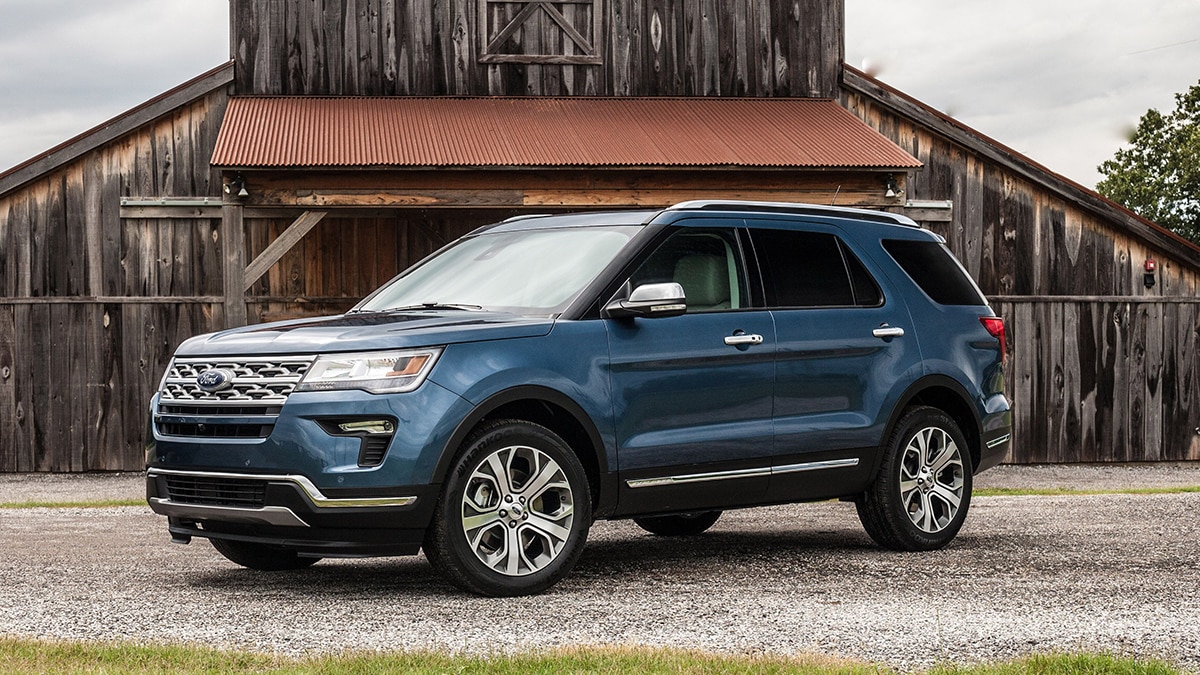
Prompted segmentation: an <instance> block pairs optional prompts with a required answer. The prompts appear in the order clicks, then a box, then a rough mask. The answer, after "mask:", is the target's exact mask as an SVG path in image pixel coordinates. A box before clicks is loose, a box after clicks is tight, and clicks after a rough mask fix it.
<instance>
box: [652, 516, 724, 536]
mask: <svg viewBox="0 0 1200 675" xmlns="http://www.w3.org/2000/svg"><path fill="white" fill-rule="evenodd" d="M720 517H721V512H720V511H698V512H696V513H676V514H674V515H670V516H646V517H644V518H634V519H633V522H635V523H637V526H638V527H640V528H642V529H643V530H645V531H647V532H649V533H650V534H657V535H658V536H660V537H691V536H694V535H697V534H700V533H701V532H704V531H705V530H707V529H708V528H710V527H712V526H713V525H714V524H716V522H717V519H718V518H720Z"/></svg>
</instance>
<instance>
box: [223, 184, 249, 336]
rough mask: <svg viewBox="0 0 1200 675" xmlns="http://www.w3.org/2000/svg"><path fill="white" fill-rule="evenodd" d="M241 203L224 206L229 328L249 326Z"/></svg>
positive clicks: (226, 322) (224, 245)
mask: <svg viewBox="0 0 1200 675" xmlns="http://www.w3.org/2000/svg"><path fill="white" fill-rule="evenodd" d="M242 208H243V207H242V205H241V204H225V205H223V206H222V207H221V258H222V260H223V261H224V271H223V276H224V282H225V283H224V288H225V303H224V307H225V327H226V328H235V327H237V326H244V325H246V283H245V276H246V222H245V218H244V217H243V216H244V214H243V212H242Z"/></svg>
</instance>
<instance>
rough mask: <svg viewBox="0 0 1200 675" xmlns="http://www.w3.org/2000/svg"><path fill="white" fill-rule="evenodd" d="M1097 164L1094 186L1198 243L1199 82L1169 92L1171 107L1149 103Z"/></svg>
mask: <svg viewBox="0 0 1200 675" xmlns="http://www.w3.org/2000/svg"><path fill="white" fill-rule="evenodd" d="M1097 170H1098V171H1099V172H1100V173H1101V174H1103V175H1104V178H1103V179H1102V180H1101V181H1100V182H1099V183H1097V184H1096V190H1097V191H1099V192H1100V194H1102V195H1104V196H1105V197H1108V198H1109V199H1111V200H1113V201H1115V202H1119V203H1121V204H1124V205H1125V206H1126V207H1128V208H1129V209H1131V210H1133V211H1134V212H1135V213H1137V214H1138V215H1141V216H1143V217H1145V218H1149V219H1150V220H1152V221H1154V222H1156V223H1158V224H1159V225H1162V226H1163V227H1166V228H1168V229H1170V230H1172V231H1174V232H1175V233H1177V234H1179V235H1181V236H1183V237H1186V238H1187V239H1190V240H1192V241H1194V242H1196V243H1197V244H1200V84H1197V85H1195V86H1193V87H1191V88H1190V89H1188V90H1187V91H1185V92H1182V93H1179V94H1176V95H1175V110H1173V111H1172V112H1171V113H1170V114H1167V115H1164V114H1162V113H1160V112H1159V111H1157V110H1154V109H1151V110H1149V111H1147V112H1146V114H1145V115H1142V119H1141V120H1139V121H1138V125H1137V129H1135V130H1134V132H1133V135H1132V136H1131V137H1130V139H1129V147H1127V148H1121V149H1120V150H1117V153H1116V154H1115V155H1113V158H1112V159H1110V160H1107V161H1105V162H1104V163H1103V164H1101V165H1100V166H1099V167H1097Z"/></svg>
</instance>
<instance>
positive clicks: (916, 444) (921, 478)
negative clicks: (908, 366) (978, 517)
mask: <svg viewBox="0 0 1200 675" xmlns="http://www.w3.org/2000/svg"><path fill="white" fill-rule="evenodd" d="M885 453H886V454H885V455H884V458H883V464H882V465H881V466H880V468H879V475H878V476H876V478H875V482H874V483H873V484H872V485H871V487H870V488H869V489H868V490H867V491H866V492H865V493H864V494H863V495H861V496H860V497H859V499H858V500H857V501H856V505H857V506H858V517H859V520H861V521H862V524H863V527H864V528H865V529H866V531H867V534H869V535H870V536H871V538H872V539H874V540H875V543H877V544H879V545H880V546H883V547H884V548H890V549H893V550H897V551H928V550H933V549H937V548H941V547H943V546H945V545H946V544H948V543H950V541H951V540H952V539H954V537H955V535H957V534H958V530H959V529H960V528H961V527H962V524H963V521H964V520H965V519H966V517H967V509H968V508H969V507H970V505H971V470H972V466H971V454H970V452H969V451H968V449H967V443H966V440H965V439H964V438H963V435H962V431H961V430H959V428H958V425H957V424H956V423H955V422H954V420H953V419H952V418H951V417H950V416H949V415H947V414H946V413H944V412H942V411H941V410H938V409H937V408H930V407H925V406H921V407H915V408H911V409H909V410H908V411H906V412H905V413H904V415H903V417H901V418H900V423H899V424H897V425H896V430H895V431H894V432H893V433H892V436H891V438H890V439H889V441H888V444H887V447H886V448H885Z"/></svg>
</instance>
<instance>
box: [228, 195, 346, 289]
mask: <svg viewBox="0 0 1200 675" xmlns="http://www.w3.org/2000/svg"><path fill="white" fill-rule="evenodd" d="M328 213H329V212H328V211H305V212H304V213H301V214H300V217H299V218H297V219H296V220H294V221H293V222H292V224H291V225H288V228H287V229H286V230H284V231H283V234H281V235H279V238H277V239H276V240H275V241H273V242H271V244H270V245H269V246H267V248H266V249H264V250H263V252H262V253H259V254H258V257H257V258H255V259H254V261H253V262H251V263H250V264H249V265H247V266H246V273H245V279H244V280H243V281H242V290H243V291H248V290H250V287H251V286H253V285H254V282H256V281H258V280H259V278H260V277H262V275H264V274H266V273H267V270H269V269H271V266H272V265H274V264H275V263H277V262H279V259H280V258H282V257H283V256H284V255H286V254H287V252H288V251H290V250H292V247H293V246H295V245H296V244H297V243H298V242H299V241H300V240H301V239H303V238H304V235H306V234H308V232H309V231H310V230H312V229H313V228H314V227H316V226H317V223H319V222H321V219H323V218H324V217H325V215H326V214H328Z"/></svg>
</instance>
